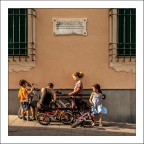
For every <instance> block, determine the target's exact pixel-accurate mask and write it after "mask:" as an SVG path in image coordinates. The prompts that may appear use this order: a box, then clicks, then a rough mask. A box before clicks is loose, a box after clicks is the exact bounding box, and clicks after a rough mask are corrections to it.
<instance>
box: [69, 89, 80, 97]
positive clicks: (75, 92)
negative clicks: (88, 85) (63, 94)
mask: <svg viewBox="0 0 144 144" xmlns="http://www.w3.org/2000/svg"><path fill="white" fill-rule="evenodd" d="M80 91H81V89H80V88H78V89H77V90H76V91H73V92H71V93H69V94H68V95H69V96H72V95H75V94H77V93H79V92H80Z"/></svg>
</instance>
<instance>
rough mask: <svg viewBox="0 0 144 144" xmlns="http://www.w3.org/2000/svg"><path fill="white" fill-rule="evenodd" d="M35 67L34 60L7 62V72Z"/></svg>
mask: <svg viewBox="0 0 144 144" xmlns="http://www.w3.org/2000/svg"><path fill="white" fill-rule="evenodd" d="M33 67H35V62H34V61H28V62H26V61H23V62H13V61H11V62H9V67H8V68H9V70H8V71H9V72H19V71H29V70H30V69H31V68H33Z"/></svg>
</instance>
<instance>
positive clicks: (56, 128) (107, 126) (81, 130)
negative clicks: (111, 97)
mask: <svg viewBox="0 0 144 144" xmlns="http://www.w3.org/2000/svg"><path fill="white" fill-rule="evenodd" d="M8 135H9V136H135V135H136V125H135V124H129V123H115V122H106V121H104V122H103V127H101V128H100V127H98V125H96V126H94V127H92V126H91V125H90V124H89V122H87V123H86V125H85V127H80V126H78V127H76V128H71V125H64V124H62V123H61V122H59V121H54V122H53V121H52V122H51V123H50V124H49V125H46V126H45V125H41V124H39V123H38V122H37V121H36V120H35V121H23V120H21V119H18V117H17V115H9V126H8Z"/></svg>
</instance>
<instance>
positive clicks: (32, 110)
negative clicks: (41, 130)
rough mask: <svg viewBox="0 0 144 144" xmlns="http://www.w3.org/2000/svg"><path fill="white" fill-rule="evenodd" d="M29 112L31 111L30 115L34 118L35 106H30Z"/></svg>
mask: <svg viewBox="0 0 144 144" xmlns="http://www.w3.org/2000/svg"><path fill="white" fill-rule="evenodd" d="M30 110H31V113H32V117H33V118H35V108H33V107H30Z"/></svg>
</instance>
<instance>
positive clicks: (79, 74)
mask: <svg viewBox="0 0 144 144" xmlns="http://www.w3.org/2000/svg"><path fill="white" fill-rule="evenodd" d="M72 75H73V76H76V77H78V78H83V77H84V74H83V73H82V72H75V73H73V74H72Z"/></svg>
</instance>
